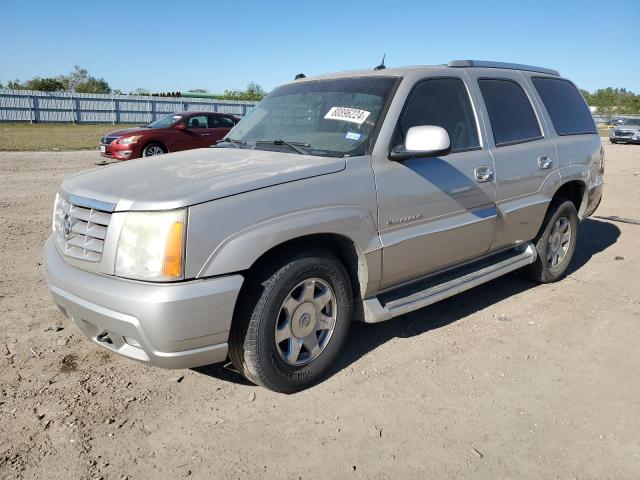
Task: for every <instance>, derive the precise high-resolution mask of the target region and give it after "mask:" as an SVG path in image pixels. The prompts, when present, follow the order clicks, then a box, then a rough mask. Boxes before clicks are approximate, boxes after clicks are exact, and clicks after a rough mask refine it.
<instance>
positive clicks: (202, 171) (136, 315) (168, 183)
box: [44, 60, 604, 393]
mask: <svg viewBox="0 0 640 480" xmlns="http://www.w3.org/2000/svg"><path fill="white" fill-rule="evenodd" d="M603 174H604V150H603V147H602V143H601V140H600V135H599V134H598V131H597V129H596V126H595V124H594V121H593V117H592V116H591V112H590V111H589V108H588V107H587V104H586V103H585V101H584V99H583V98H582V96H581V95H580V92H579V91H578V89H577V88H576V87H575V85H574V84H573V83H571V82H570V81H568V80H566V79H564V78H562V77H561V76H560V74H559V73H558V72H556V71H555V70H550V69H546V68H538V67H530V66H525V65H513V64H504V63H498V62H478V61H470V60H464V61H453V62H450V63H449V64H448V66H447V65H440V66H432V67H406V68H393V69H377V70H363V71H357V72H343V73H339V74H336V75H326V76H322V77H317V78H299V79H298V80H295V81H293V82H291V83H289V84H286V85H283V86H281V87H279V88H276V89H274V90H273V91H272V92H271V93H270V94H269V95H268V96H267V97H265V98H264V99H263V100H262V101H261V102H260V103H259V104H258V105H256V107H255V108H254V109H253V110H252V111H251V112H250V113H249V114H247V116H245V117H244V118H243V119H242V121H241V122H240V123H238V125H236V127H234V129H233V130H232V131H231V132H230V133H229V135H228V136H227V137H225V139H224V141H222V142H220V143H219V144H218V145H217V147H216V148H208V149H201V150H196V151H192V152H180V153H175V154H172V155H166V156H165V157H161V158H159V159H157V160H156V161H154V162H132V163H131V162H124V163H121V164H119V165H114V166H113V167H110V168H108V169H106V170H94V171H91V172H83V173H81V174H78V175H76V176H75V177H70V178H67V179H66V180H65V181H64V183H63V184H62V186H61V188H60V190H59V192H58V195H57V196H56V200H55V204H54V205H55V206H54V212H53V229H52V230H53V233H52V237H51V238H49V240H48V241H47V243H46V246H45V253H44V258H45V260H44V267H45V277H46V281H47V284H48V285H49V288H50V289H51V292H52V294H53V297H54V299H55V302H56V304H57V305H58V306H59V307H60V310H61V311H62V312H63V313H64V315H66V316H67V317H69V318H71V319H72V320H73V322H74V323H75V324H76V325H77V326H78V327H79V328H80V329H81V330H82V331H83V332H84V334H85V335H86V336H87V337H89V338H90V339H91V340H92V341H93V342H95V343H96V344H98V345H101V346H102V347H104V348H106V349H109V350H110V351H112V352H115V353H119V354H121V355H124V356H126V357H129V358H131V359H135V360H138V361H141V362H146V363H149V364H152V365H157V366H160V367H167V368H191V367H196V366H199V365H206V364H210V363H216V362H224V361H226V360H227V359H229V360H231V362H232V363H233V365H234V366H235V368H236V369H237V370H238V371H239V372H241V373H242V374H243V375H245V376H246V377H247V378H248V379H249V380H251V381H253V382H255V383H257V384H259V385H263V386H265V387H267V388H270V389H272V390H275V391H278V392H286V393H291V392H295V391H298V390H301V389H303V388H306V387H308V386H310V385H312V384H313V383H315V382H317V381H318V380H319V379H320V378H322V376H323V375H325V374H326V373H327V372H329V371H331V369H332V368H335V366H334V362H335V361H336V358H337V356H338V354H339V352H340V350H341V348H342V347H343V346H344V345H345V342H347V341H348V340H347V339H348V332H349V328H350V324H351V321H352V319H354V320H361V321H365V322H369V323H376V322H381V321H384V320H389V319H391V318H393V317H397V316H399V315H403V314H405V313H408V312H411V311H414V310H417V309H419V308H422V307H425V306H427V305H430V304H432V303H434V302H437V301H440V300H442V299H444V298H447V297H450V296H452V295H455V294H457V293H460V292H462V291H464V290H468V289H470V288H472V287H475V286H477V285H479V284H481V283H484V282H487V281H489V280H492V279H494V278H496V277H498V276H500V275H504V274H507V273H509V272H512V271H515V270H520V269H524V270H523V274H526V275H527V276H528V277H529V278H531V279H533V280H535V281H537V282H541V283H549V282H555V281H557V280H560V279H561V278H562V277H563V275H564V273H565V272H566V270H567V268H568V266H569V264H570V262H571V259H572V257H573V255H574V252H575V249H576V242H577V241H578V235H579V229H578V224H579V222H580V220H582V219H584V218H586V217H588V216H589V215H591V214H592V213H593V212H594V211H595V210H596V208H597V207H598V204H599V203H600V199H601V196H602V188H603ZM544 292H548V290H543V291H541V292H540V294H544ZM483 294H484V293H483V291H476V292H475V295H476V297H477V300H478V304H479V305H480V306H484V305H486V300H487V299H486V298H485V297H483ZM469 298H471V297H469ZM362 332H363V331H361V333H362ZM352 340H353V339H352ZM346 347H347V348H348V349H349V348H353V345H346Z"/></svg>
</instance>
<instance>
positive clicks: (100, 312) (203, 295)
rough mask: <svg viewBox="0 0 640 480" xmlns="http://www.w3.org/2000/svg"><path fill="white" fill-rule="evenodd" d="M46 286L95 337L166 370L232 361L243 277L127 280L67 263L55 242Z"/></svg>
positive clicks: (48, 253) (49, 250)
mask: <svg viewBox="0 0 640 480" xmlns="http://www.w3.org/2000/svg"><path fill="white" fill-rule="evenodd" d="M44 270H45V279H46V281H47V285H48V286H49V289H50V290H51V293H52V295H53V299H54V301H55V303H56V304H57V305H58V307H59V308H60V310H61V311H62V313H63V314H64V315H65V316H66V317H68V318H70V319H71V320H72V321H73V323H74V324H76V325H77V326H78V327H79V328H80V330H81V331H82V332H83V333H84V334H85V335H86V336H87V337H88V338H89V339H91V340H92V341H93V342H95V343H96V344H98V345H100V346H102V347H105V348H107V349H109V350H111V351H113V352H115V353H119V354H121V355H124V356H125V357H129V358H132V359H134V360H138V361H140V362H144V363H148V364H151V365H155V366H158V367H163V368H192V367H197V366H200V365H208V364H211V363H218V362H223V361H225V359H226V357H227V348H228V345H227V341H228V337H229V329H230V328H231V319H232V317H233V310H234V307H235V303H236V299H237V297H238V294H239V292H240V287H241V286H242V282H243V277H242V276H241V275H229V276H226V277H216V278H209V279H202V280H193V281H187V282H180V283H173V284H158V283H147V282H138V281H132V280H125V279H121V278H117V277H113V276H109V275H101V274H96V273H92V272H87V271H85V270H81V269H79V268H76V267H73V266H71V265H69V264H68V263H66V262H65V261H64V259H63V258H62V256H61V255H60V253H59V252H58V250H57V248H56V247H55V245H54V243H53V241H52V240H51V239H49V240H47V242H46V244H45V248H44Z"/></svg>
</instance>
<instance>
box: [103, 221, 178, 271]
mask: <svg viewBox="0 0 640 480" xmlns="http://www.w3.org/2000/svg"><path fill="white" fill-rule="evenodd" d="M186 227H187V210H186V209H182V210H171V211H167V212H129V213H127V218H126V219H125V221H124V226H123V227H122V231H121V232H120V239H119V240H118V248H117V250H116V268H115V274H116V275H117V276H119V277H125V278H133V279H138V280H151V281H156V282H167V281H172V280H181V279H183V278H184V265H183V261H184V245H185V235H186Z"/></svg>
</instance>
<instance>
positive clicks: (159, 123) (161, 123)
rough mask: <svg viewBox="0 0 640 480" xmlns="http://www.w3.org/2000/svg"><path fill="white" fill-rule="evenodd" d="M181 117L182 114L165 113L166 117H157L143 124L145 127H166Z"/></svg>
mask: <svg viewBox="0 0 640 480" xmlns="http://www.w3.org/2000/svg"><path fill="white" fill-rule="evenodd" d="M181 118H182V115H167V116H166V117H162V118H159V119H158V120H156V121H155V122H151V123H150V124H148V125H145V128H167V127H170V126H171V125H175V124H176V123H177V122H179V121H180V119H181Z"/></svg>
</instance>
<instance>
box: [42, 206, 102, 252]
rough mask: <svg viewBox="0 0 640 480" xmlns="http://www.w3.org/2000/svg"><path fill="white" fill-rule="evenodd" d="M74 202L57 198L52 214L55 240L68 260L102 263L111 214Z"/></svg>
mask: <svg viewBox="0 0 640 480" xmlns="http://www.w3.org/2000/svg"><path fill="white" fill-rule="evenodd" d="M73 201H74V200H73V198H71V200H67V199H66V198H64V197H63V196H62V195H58V197H57V199H56V204H55V207H54V212H53V236H54V238H55V240H56V243H57V244H58V246H59V247H60V249H61V250H62V252H63V253H64V254H65V255H66V256H68V257H72V258H78V259H80V260H87V261H89V262H99V261H100V260H101V259H102V250H103V248H104V239H105V237H106V236H107V228H108V227H109V221H110V220H111V213H110V212H107V211H104V210H97V209H95V208H90V207H88V206H83V205H78V203H80V202H75V203H73Z"/></svg>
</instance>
